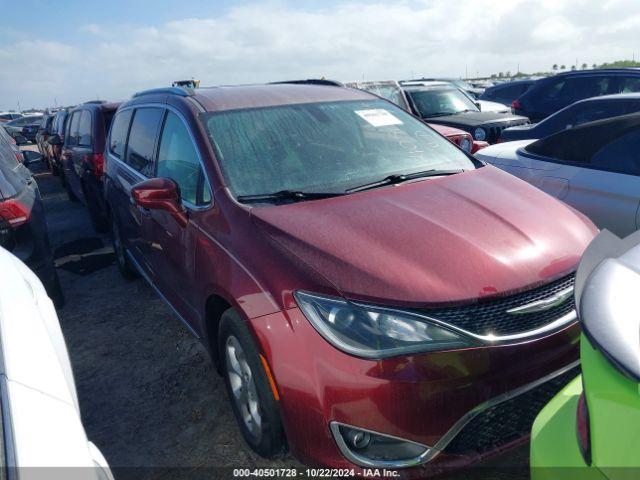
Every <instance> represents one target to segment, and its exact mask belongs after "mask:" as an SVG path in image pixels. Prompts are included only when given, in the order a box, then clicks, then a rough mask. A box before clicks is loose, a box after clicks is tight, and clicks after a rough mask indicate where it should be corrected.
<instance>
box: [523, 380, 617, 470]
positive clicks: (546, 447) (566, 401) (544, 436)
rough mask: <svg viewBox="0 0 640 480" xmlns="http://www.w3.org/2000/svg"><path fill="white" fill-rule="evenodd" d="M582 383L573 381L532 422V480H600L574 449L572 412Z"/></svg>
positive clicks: (575, 406)
mask: <svg viewBox="0 0 640 480" xmlns="http://www.w3.org/2000/svg"><path fill="white" fill-rule="evenodd" d="M581 393H582V379H581V377H577V378H575V379H574V380H573V381H572V382H571V383H569V385H567V386H566V387H565V388H564V389H563V390H562V391H561V392H560V393H558V395H556V396H555V397H554V398H553V399H552V400H551V401H550V402H549V403H548V404H547V406H546V407H544V409H543V410H542V411H541V412H540V414H539V415H538V417H537V418H536V420H535V422H534V424H533V428H532V430H531V479H532V480H556V479H558V478H562V479H570V480H572V479H575V480H579V479H580V480H582V479H585V480H604V479H606V477H605V476H604V475H603V474H602V472H601V471H600V470H598V469H597V468H594V467H590V466H588V465H587V464H586V463H585V462H584V459H583V457H582V453H581V452H580V447H579V446H578V440H577V433H576V408H577V406H578V398H579V397H580V394H581Z"/></svg>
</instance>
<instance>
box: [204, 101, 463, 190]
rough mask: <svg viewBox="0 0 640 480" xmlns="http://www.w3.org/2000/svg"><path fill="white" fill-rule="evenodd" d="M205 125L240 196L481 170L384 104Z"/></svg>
mask: <svg viewBox="0 0 640 480" xmlns="http://www.w3.org/2000/svg"><path fill="white" fill-rule="evenodd" d="M203 121H204V124H205V126H206V129H207V131H208V134H209V137H210V138H211V141H212V142H213V145H214V147H215V149H216V155H217V157H218V160H219V162H220V166H221V169H222V171H223V174H224V176H225V179H226V182H227V184H228V186H229V188H230V189H231V191H232V192H233V194H234V195H236V196H250V195H263V194H266V193H273V192H281V191H302V192H307V193H314V192H329V193H331V192H333V193H343V192H345V191H346V190H348V189H350V188H354V187H357V186H360V185H363V184H366V183H367V182H374V181H378V180H381V179H384V178H385V177H387V176H389V175H395V174H409V173H414V172H418V171H425V170H470V169H473V168H475V167H474V163H473V161H472V160H471V159H469V158H468V157H467V156H466V155H465V154H464V153H462V151H460V150H459V149H458V148H457V147H455V146H454V145H453V144H452V143H451V142H449V141H448V140H446V139H444V138H443V137H441V136H440V135H438V134H437V133H435V132H434V131H433V130H431V129H430V128H429V127H427V126H426V125H424V124H423V123H422V122H420V121H418V120H416V119H415V118H414V117H412V116H411V115H409V114H407V113H406V112H404V111H403V110H402V109H400V108H398V107H396V106H394V105H392V104H390V103H389V102H386V101H384V100H364V101H363V100H360V101H338V102H323V103H307V104H295V105H283V106H276V107H264V108H252V109H243V110H230V111H222V112H212V113H207V114H204V117H203Z"/></svg>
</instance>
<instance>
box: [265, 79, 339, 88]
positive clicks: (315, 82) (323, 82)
mask: <svg viewBox="0 0 640 480" xmlns="http://www.w3.org/2000/svg"><path fill="white" fill-rule="evenodd" d="M270 83H271V84H273V85H278V84H283V83H292V84H296V85H328V86H331V87H344V84H343V83H342V82H339V81H337V80H328V79H326V78H307V79H305V80H283V81H279V82H270Z"/></svg>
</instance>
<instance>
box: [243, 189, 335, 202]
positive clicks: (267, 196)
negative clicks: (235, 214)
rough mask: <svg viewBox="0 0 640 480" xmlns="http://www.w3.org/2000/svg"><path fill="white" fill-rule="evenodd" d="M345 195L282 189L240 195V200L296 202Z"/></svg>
mask: <svg viewBox="0 0 640 480" xmlns="http://www.w3.org/2000/svg"><path fill="white" fill-rule="evenodd" d="M341 195H345V194H344V193H342V192H337V193H332V192H303V191H299V190H280V191H279V192H273V193H259V194H256V195H239V196H238V197H237V199H238V201H239V202H262V201H265V200H291V201H294V202H298V201H302V200H319V199H321V198H331V197H339V196H341Z"/></svg>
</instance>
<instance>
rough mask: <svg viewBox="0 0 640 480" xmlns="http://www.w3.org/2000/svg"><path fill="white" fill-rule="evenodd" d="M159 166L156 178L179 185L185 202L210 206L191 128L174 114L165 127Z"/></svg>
mask: <svg viewBox="0 0 640 480" xmlns="http://www.w3.org/2000/svg"><path fill="white" fill-rule="evenodd" d="M157 165H158V167H157V172H156V176H157V177H166V178H170V179H172V180H173V181H174V182H176V183H177V184H178V186H179V187H180V194H181V196H182V199H183V200H185V201H187V202H189V203H191V204H193V205H204V204H207V203H210V201H211V196H210V193H209V191H208V188H209V187H208V184H207V182H206V179H205V178H204V173H203V171H202V167H201V166H200V161H199V157H198V152H197V150H196V147H195V145H194V144H193V141H192V140H191V136H190V135H189V131H188V129H187V126H186V125H185V124H184V122H183V121H182V120H181V119H180V118H179V117H178V116H177V115H176V114H175V113H173V112H171V111H167V115H166V117H165V121H164V126H163V127H162V136H161V137H160V149H159V151H158V161H157Z"/></svg>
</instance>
